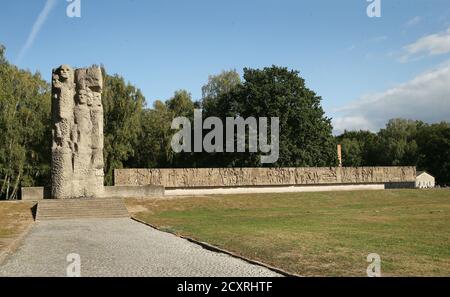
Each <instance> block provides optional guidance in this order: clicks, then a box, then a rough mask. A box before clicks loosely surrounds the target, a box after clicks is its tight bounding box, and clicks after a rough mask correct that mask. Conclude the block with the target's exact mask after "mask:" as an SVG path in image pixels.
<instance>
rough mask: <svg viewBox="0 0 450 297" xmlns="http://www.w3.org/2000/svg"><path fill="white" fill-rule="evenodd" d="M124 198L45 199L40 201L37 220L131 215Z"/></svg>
mask: <svg viewBox="0 0 450 297" xmlns="http://www.w3.org/2000/svg"><path fill="white" fill-rule="evenodd" d="M129 216H130V215H129V214H128V211H127V208H126V206H125V203H124V202H123V200H122V199H70V200H69V199H68V200H43V201H40V202H39V203H38V207H37V213H36V220H38V221H44V220H63V219H77V218H123V217H129Z"/></svg>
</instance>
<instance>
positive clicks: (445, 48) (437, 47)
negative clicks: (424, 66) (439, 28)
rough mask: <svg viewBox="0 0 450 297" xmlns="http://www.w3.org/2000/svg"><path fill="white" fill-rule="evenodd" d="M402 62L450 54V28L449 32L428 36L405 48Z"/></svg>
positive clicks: (401, 58)
mask: <svg viewBox="0 0 450 297" xmlns="http://www.w3.org/2000/svg"><path fill="white" fill-rule="evenodd" d="M403 51H404V54H403V55H402V56H401V57H400V62H407V61H409V60H410V59H411V58H413V57H417V56H420V55H422V56H434V55H442V54H446V53H450V28H448V29H447V31H444V32H440V33H436V34H431V35H427V36H425V37H422V38H420V39H418V40H417V41H415V42H414V43H411V44H408V45H406V46H405V47H403Z"/></svg>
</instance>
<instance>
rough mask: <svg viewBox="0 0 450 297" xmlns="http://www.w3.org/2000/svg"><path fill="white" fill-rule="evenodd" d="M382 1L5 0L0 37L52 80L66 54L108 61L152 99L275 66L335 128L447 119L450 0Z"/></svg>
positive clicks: (82, 61) (13, 57) (21, 60)
mask: <svg viewBox="0 0 450 297" xmlns="http://www.w3.org/2000/svg"><path fill="white" fill-rule="evenodd" d="M53 3H54V5H51V4H53ZM381 4H382V8H381V12H382V15H381V17H380V18H369V17H368V16H367V14H366V8H367V6H368V5H369V3H368V2H367V1H366V0H345V1H335V0H278V1H275V0H272V1H267V0H226V1H225V0H222V1H218V0H190V1H186V0H178V1H175V0H151V1H150V0H122V1H109V0H81V18H69V17H67V15H66V8H67V5H68V2H66V1H65V0H33V1H31V0H3V1H2V3H1V4H0V5H1V6H0V7H1V9H0V43H2V44H4V45H5V46H6V47H7V58H8V59H9V60H10V61H11V62H12V63H15V64H17V65H18V66H19V67H21V68H26V69H30V70H32V71H40V72H41V73H42V75H43V77H44V78H45V79H47V80H48V79H49V78H50V74H51V69H52V68H54V67H55V66H58V65H60V64H71V65H73V66H87V65H90V64H103V65H105V67H106V68H107V70H108V72H109V73H118V74H120V75H122V76H123V77H125V79H126V80H128V81H130V82H131V83H133V84H134V85H136V86H137V87H139V88H140V89H141V90H142V91H143V93H144V95H145V96H146V98H147V103H148V105H149V106H151V104H152V102H153V101H154V100H156V99H162V100H165V99H168V98H169V97H170V96H172V95H173V93H174V91H175V90H177V89H187V90H188V91H190V92H191V93H192V95H193V98H194V99H199V98H200V97H201V86H202V85H203V84H204V83H206V81H207V78H208V75H210V74H217V73H219V72H220V71H222V70H226V69H236V70H238V71H239V72H240V73H242V68H244V67H252V68H261V67H264V66H270V65H272V64H275V65H280V66H286V67H289V68H292V69H296V70H299V71H300V73H301V75H302V76H303V77H304V78H305V79H306V83H307V86H308V87H310V88H311V89H313V90H314V91H316V92H317V94H318V95H320V96H322V97H323V107H324V109H325V111H326V113H327V115H328V116H330V117H333V118H334V121H333V123H334V126H335V131H336V132H340V131H342V130H343V129H360V128H361V129H372V130H375V129H378V128H379V127H380V126H382V125H383V123H384V122H385V121H386V120H387V119H388V118H391V117H409V118H414V119H421V120H425V121H428V122H436V121H441V120H450V95H449V94H450V62H448V61H449V59H450V3H449V1H448V0H381ZM46 5H47V8H45V7H46ZM40 14H41V18H40V19H39V21H37V19H38V16H39V15H40ZM33 29H34V30H33ZM31 32H33V33H31ZM30 35H32V38H30ZM33 37H34V38H33ZM27 40H28V42H27Z"/></svg>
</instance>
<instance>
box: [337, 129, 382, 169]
mask: <svg viewBox="0 0 450 297" xmlns="http://www.w3.org/2000/svg"><path fill="white" fill-rule="evenodd" d="M336 139H337V142H338V143H339V144H341V146H342V164H343V166H350V167H357V166H374V165H377V163H378V162H379V159H380V155H379V152H378V151H377V150H376V148H377V147H379V138H378V135H377V134H375V133H372V132H370V131H345V132H344V133H343V134H341V135H339V136H338V137H336Z"/></svg>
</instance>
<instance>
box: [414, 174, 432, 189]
mask: <svg viewBox="0 0 450 297" xmlns="http://www.w3.org/2000/svg"><path fill="white" fill-rule="evenodd" d="M435 184H436V182H435V179H434V176H432V175H431V174H429V173H427V172H425V171H417V174H416V188H418V189H429V188H434V187H435Z"/></svg>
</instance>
